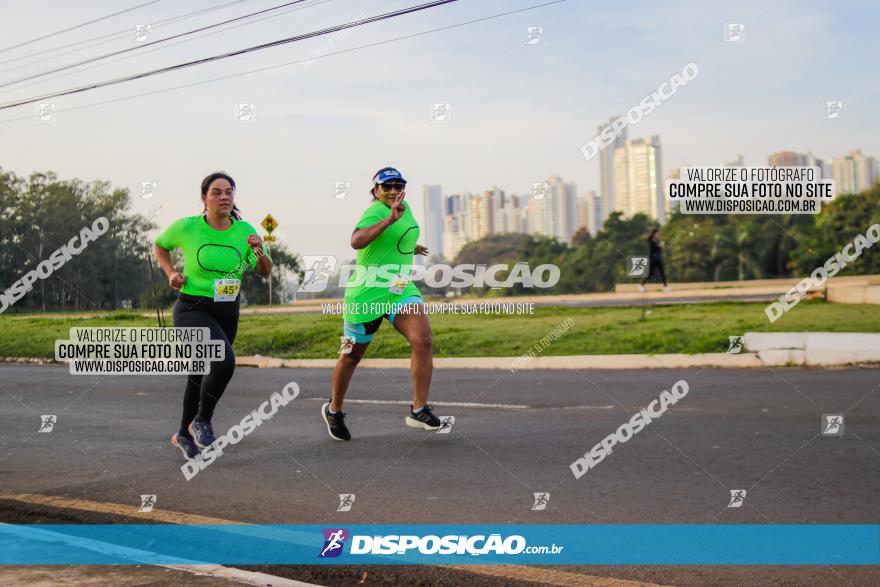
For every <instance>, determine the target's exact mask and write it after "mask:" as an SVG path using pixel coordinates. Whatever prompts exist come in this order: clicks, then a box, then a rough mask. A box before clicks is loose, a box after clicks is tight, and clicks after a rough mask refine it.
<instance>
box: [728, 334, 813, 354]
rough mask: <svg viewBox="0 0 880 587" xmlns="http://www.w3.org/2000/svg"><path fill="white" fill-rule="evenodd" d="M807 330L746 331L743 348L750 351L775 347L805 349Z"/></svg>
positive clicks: (773, 348) (756, 351) (754, 351)
mask: <svg viewBox="0 0 880 587" xmlns="http://www.w3.org/2000/svg"><path fill="white" fill-rule="evenodd" d="M809 335H810V333H809V332H746V334H745V336H743V348H744V350H746V351H748V352H751V353H758V352H761V351H766V350H775V349H801V350H803V349H806V348H807V337H808V336H809Z"/></svg>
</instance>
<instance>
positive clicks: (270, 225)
mask: <svg viewBox="0 0 880 587" xmlns="http://www.w3.org/2000/svg"><path fill="white" fill-rule="evenodd" d="M260 226H262V227H263V228H265V229H266V232H268V233H269V234H272V231H273V230H275V229H276V228H278V223H277V222H275V219H274V218H272V215H271V214H266V217H265V218H263V222H262V223H261V224H260Z"/></svg>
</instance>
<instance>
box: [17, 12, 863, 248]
mask: <svg viewBox="0 0 880 587" xmlns="http://www.w3.org/2000/svg"><path fill="white" fill-rule="evenodd" d="M226 1H228V0H226ZM140 3H142V1H139V0H126V1H125V2H120V1H117V2H110V1H105V0H80V1H77V2H75V3H71V2H61V1H53V2H29V3H22V2H13V1H11V0H4V1H2V2H0V6H2V14H3V19H2V22H0V39H2V41H0V62H6V63H0V84H2V83H5V82H7V81H11V80H14V79H18V78H20V77H25V76H26V75H29V74H34V73H40V72H42V71H45V70H47V69H52V68H54V67H58V66H60V65H63V64H66V63H72V62H75V61H78V60H81V59H84V58H86V57H89V56H93V55H99V54H103V53H106V52H110V51H114V50H119V49H122V48H127V47H131V46H134V45H136V43H135V42H134V27H135V25H137V24H146V23H156V22H158V21H160V20H162V19H167V18H170V17H174V16H178V15H181V14H184V13H187V12H192V11H196V10H199V9H203V8H207V7H210V6H213V5H216V4H219V3H220V2H217V3H213V4H212V3H211V2H208V1H205V0H202V1H196V0H187V1H174V2H172V1H170V0H162V1H159V2H156V3H154V4H151V5H150V6H147V7H144V8H140V9H137V10H135V11H132V12H129V13H126V14H123V15H120V16H116V17H114V18H111V19H108V20H105V21H102V22H99V23H95V24H93V25H89V26H87V27H83V28H80V29H77V30H74V31H70V32H66V33H63V34H61V35H58V36H55V37H52V38H49V39H45V40H42V41H39V42H38V43H33V44H29V45H26V46H23V47H20V48H17V49H14V50H8V51H3V50H2V49H3V48H6V47H9V46H12V45H15V44H17V43H21V42H24V41H27V40H30V39H33V38H36V37H40V36H42V35H45V34H48V33H51V32H54V31H58V30H61V29H64V28H67V27H70V26H72V25H75V24H78V23H82V22H85V21H88V20H92V19H94V18H98V17H100V16H104V15H106V14H110V13H112V12H117V11H119V10H122V9H124V8H127V7H131V6H135V5H137V4H140ZM281 3H282V0H274V1H266V0H250V1H245V2H240V3H238V4H236V5H234V6H231V7H228V8H225V9H222V10H216V11H214V12H210V13H208V14H203V15H200V16H197V17H193V18H190V19H187V20H183V21H180V22H176V23H172V24H166V25H164V26H161V27H160V26H155V27H154V28H153V30H152V31H151V32H150V35H149V37H148V41H151V40H156V39H159V38H162V37H165V36H168V35H171V34H175V33H178V32H183V31H186V30H190V29H193V28H196V27H199V26H204V25H207V24H210V23H213V22H218V21H221V20H225V19H227V18H233V17H235V16H238V15H241V14H245V13H248V12H253V11H256V10H260V9H264V8H268V7H270V6H273V5H276V4H281ZM417 3H420V0H406V1H355V0H329V1H328V0H309V1H308V2H304V3H303V4H301V5H299V6H296V7H293V8H296V10H290V9H287V10H288V11H287V12H285V13H283V14H281V15H276V16H274V17H272V18H267V19H265V20H262V21H260V22H257V23H254V24H250V25H247V26H240V27H238V28H234V29H231V30H226V31H223V32H220V33H218V34H213V35H209V36H202V37H201V38H199V39H196V40H192V41H189V42H185V43H178V44H176V45H173V46H169V47H167V48H163V49H161V50H155V51H150V52H138V53H134V54H130V55H129V56H127V58H125V59H120V58H119V57H117V58H114V59H119V61H117V62H115V63H105V64H103V65H101V66H100V67H94V66H83V67H91V69H83V67H81V68H79V69H78V70H77V71H75V72H74V73H73V74H70V75H63V76H62V74H53V75H54V76H62V77H55V79H51V80H47V81H44V82H41V83H39V84H35V83H34V82H25V83H24V84H21V85H20V86H19V85H16V86H10V87H5V88H0V103H7V102H10V101H12V100H14V99H16V98H23V97H30V96H35V95H39V94H41V93H46V92H49V91H51V90H57V89H67V88H70V87H76V86H78V85H81V84H84V83H88V82H93V81H98V80H104V79H110V78H113V77H118V76H120V75H124V74H128V73H133V72H140V71H145V70H149V69H153V68H156V67H161V66H165V65H171V64H175V63H179V62H183V61H188V60H192V59H196V58H201V57H205V56H208V55H213V54H217V53H222V52H226V51H231V50H234V49H238V48H243V47H246V46H249V45H255V44H259V43H264V42H268V41H273V40H276V39H280V38H283V37H288V36H293V35H296V34H300V33H304V32H308V31H312V30H315V29H319V28H323V27H326V26H331V25H334V24H339V23H343V22H347V21H350V20H354V19H356V18H358V17H359V16H361V17H362V16H371V15H375V14H380V13H383V12H388V11H391V10H395V9H399V8H402V7H406V6H411V5H415V4H417ZM539 3H541V2H540V0H459V1H458V2H455V3H453V4H450V5H447V6H442V7H439V8H434V9H430V10H428V11H425V12H421V13H417V14H414V15H409V16H403V17H399V18H395V19H391V20H386V21H383V22H380V23H376V24H369V25H365V26H363V27H360V28H358V29H355V30H353V31H350V32H349V33H348V34H343V35H340V36H339V37H337V38H336V39H334V40H333V41H330V40H328V38H327V37H323V38H320V37H319V38H316V39H310V40H308V41H305V42H300V43H294V44H289V45H285V46H281V47H277V48H272V49H268V50H264V51H260V52H254V53H249V54H247V55H244V56H240V57H235V58H231V59H227V60H224V61H220V62H215V63H211V64H207V65H201V66H197V67H194V68H189V69H186V70H182V71H178V72H174V73H169V74H164V75H161V76H156V77H152V78H149V79H145V80H138V81H134V82H130V83H126V84H123V85H118V86H114V87H111V88H105V89H98V90H93V91H90V92H86V93H82V94H78V95H74V96H68V97H62V98H56V99H54V100H52V101H53V102H55V103H56V104H57V108H58V116H57V120H56V121H55V122H53V123H39V122H37V121H36V117H35V106H34V105H30V106H22V107H19V108H15V109H12V110H2V111H0V166H2V167H3V168H4V169H6V170H11V171H14V172H16V173H18V174H23V175H26V174H29V173H31V172H33V171H45V170H52V171H55V172H57V173H58V174H59V175H60V176H61V177H62V178H73V177H78V178H81V179H83V180H94V179H105V180H109V181H111V182H112V183H113V184H115V185H117V186H121V187H128V188H130V190H131V192H132V196H133V198H132V199H133V201H134V208H135V210H137V211H139V212H143V213H145V214H147V215H153V216H154V217H155V218H156V220H157V222H158V223H159V224H160V225H162V226H165V225H167V224H168V223H169V222H170V221H172V220H174V219H176V218H178V217H180V216H184V215H191V214H196V213H198V212H199V211H200V210H201V205H200V201H199V193H198V188H199V183H200V181H201V179H202V177H204V176H205V175H207V174H208V173H209V172H211V171H214V170H218V169H221V170H225V171H227V172H229V173H230V174H232V175H233V176H234V177H235V179H236V180H237V182H238V186H239V187H238V194H237V202H238V204H239V206H240V207H241V208H242V209H243V211H244V213H245V216H246V218H247V219H248V220H249V221H251V222H252V223H253V224H255V225H256V224H257V223H258V222H259V221H260V220H261V219H262V218H263V216H264V215H265V213H266V212H271V213H272V214H273V215H274V217H275V218H276V219H277V220H278V222H279V223H280V230H281V233H282V237H283V238H284V239H285V241H286V242H287V244H288V246H289V248H290V249H291V250H293V251H295V252H298V253H300V254H335V255H337V256H340V257H342V258H349V257H351V256H353V252H352V251H351V249H350V248H349V246H348V239H349V235H350V233H351V228H352V226H353V225H354V223H355V221H356V219H357V218H358V217H359V215H360V214H361V212H362V210H363V208H364V207H366V205H367V204H368V203H369V195H368V194H367V190H368V189H369V180H370V178H371V176H372V174H373V173H374V171H375V170H376V169H378V168H379V167H382V166H384V165H386V164H390V165H394V166H397V167H398V168H399V169H400V170H401V171H402V172H403V174H404V175H405V176H406V178H407V179H408V180H409V182H410V186H411V187H410V189H409V191H408V199H409V201H410V202H411V203H412V206H413V209H414V211H415V212H416V214H417V218H418V219H419V221H420V222H421V221H422V215H421V214H422V201H421V195H422V194H421V192H422V190H421V186H422V185H423V184H435V183H439V184H441V185H442V186H443V190H444V193H446V194H449V193H454V192H457V191H471V192H477V191H482V190H485V189H487V188H489V187H490V186H492V185H497V186H498V187H500V188H501V189H504V190H506V191H507V192H508V193H515V194H525V193H529V192H530V190H531V184H532V182H535V181H541V180H543V179H545V178H546V177H547V176H549V175H560V176H562V177H563V178H565V179H566V180H567V181H573V182H575V183H576V184H577V186H578V193H579V194H583V193H584V192H585V191H587V190H591V189H597V187H598V181H599V180H598V158H595V159H593V160H591V161H586V160H585V159H584V158H583V156H582V155H581V153H580V151H579V148H580V146H581V145H582V144H583V143H585V142H586V141H587V140H589V139H590V138H592V137H593V135H594V134H595V133H596V127H597V126H598V125H599V123H600V122H602V121H603V120H605V119H607V118H608V117H609V116H611V115H612V114H616V113H623V112H625V111H626V110H627V109H628V108H630V107H632V106H634V105H637V104H638V103H639V101H640V100H641V99H642V98H643V97H644V96H645V95H647V94H648V93H650V92H651V91H653V90H655V89H656V88H657V86H658V85H659V84H660V83H662V82H663V81H665V80H667V79H668V78H669V77H670V76H671V75H672V74H673V73H676V72H679V71H681V69H682V67H683V66H684V65H685V64H687V63H689V62H695V63H697V64H698V66H699V68H700V74H699V76H698V77H697V78H696V79H695V80H694V81H692V82H691V83H690V84H688V85H687V86H686V87H684V88H682V89H681V90H680V91H679V92H678V93H677V94H676V95H675V96H674V97H673V98H672V99H670V100H669V101H668V102H666V103H664V104H663V105H662V106H661V107H660V108H658V109H657V110H656V111H655V112H653V113H652V114H651V115H649V116H648V117H646V118H645V119H643V120H642V122H641V123H639V124H638V125H636V126H634V127H630V128H629V136H630V137H631V138H638V137H641V136H647V135H652V134H658V135H660V138H661V142H662V146H663V168H664V170H667V171H668V170H670V169H672V168H674V167H678V166H679V165H682V164H691V165H712V164H718V163H721V162H723V161H729V160H732V159H734V157H735V156H736V154H737V153H742V154H743V155H744V156H745V161H746V164H747V165H759V164H765V163H766V160H767V159H766V158H767V155H768V154H769V153H771V152H773V151H778V150H785V149H792V150H798V151H806V150H812V151H813V152H814V153H815V154H817V155H818V156H820V157H829V158H830V157H831V156H834V155H839V154H842V153H844V152H846V151H847V150H849V149H852V148H861V149H862V150H863V151H864V152H866V153H868V154H872V155H875V156H876V155H880V123H878V117H877V115H876V104H877V102H878V100H880V87H878V76H877V68H876V65H875V64H876V55H877V50H878V48H880V47H878V46H880V41H878V36H877V34H876V23H877V18H878V16H880V9H878V6H877V5H876V4H872V3H869V2H826V3H819V2H795V1H779V2H776V1H774V2H768V1H767V0H761V1H760V2H748V1H743V2H737V3H731V2H709V1H702V2H695V1H682V2H676V1H672V2H616V3H607V2H598V1H597V2H588V1H586V0H580V1H579V0H569V1H568V2H563V3H561V4H555V5H551V6H547V7H543V8H538V9H535V10H530V11H527V12H523V13H519V14H515V15H511V16H504V17H501V18H497V19H493V20H488V21H484V22H479V23H475V24H470V25H466V26H460V27H457V28H452V29H449V30H445V31H440V32H435V33H432V34H429V35H424V36H419V37H416V38H412V39H405V40H400V41H395V42H393V43H388V44H384V45H379V46H376V47H370V48H364V49H358V50H356V51H353V52H350V53H345V54H341V55H333V56H329V57H326V58H323V59H317V60H314V61H312V62H311V63H310V64H309V65H305V64H302V63H298V64H293V65H289V66H287V67H281V68H276V69H272V70H269V71H266V72H261V73H255V74H251V75H244V76H238V77H233V78H230V79H226V80H223V81H218V82H213V83H206V84H201V85H197V86H194V87H188V88H183V89H177V90H173V91H167V92H162V93H155V94H152V95H149V96H143V97H138V98H135V99H131V100H125V101H117V102H112V103H106V104H101V105H97V106H94V107H90V108H83V109H79V110H71V109H73V108H78V107H81V106H84V105H94V104H97V103H100V102H106V101H111V100H118V99H120V98H124V97H128V96H136V95H138V94H144V93H146V92H155V91H157V90H163V89H166V88H172V87H174V86H179V85H184V84H189V83H193V82H199V81H203V80H208V79H211V78H216V77H221V76H228V75H233V74H236V73H240V72H246V71H249V70H252V69H257V68H261V67H267V66H272V65H277V64H281V63H285V62H289V61H296V60H299V59H304V58H308V57H309V56H310V55H317V54H324V53H327V52H330V51H333V50H345V49H352V48H355V47H358V46H360V45H367V44H370V43H375V42H378V41H383V40H387V39H391V38H394V37H399V36H404V35H410V34H414V33H417V32H421V31H425V30H429V29H433V28H438V27H444V26H450V25H455V24H457V23H461V22H464V21H468V20H473V19H477V18H481V17H485V16H490V15H494V14H498V13H501V12H507V11H511V10H515V9H519V8H525V7H528V6H531V5H535V4H539ZM302 6H306V7H305V8H302V9H300V8H301V7H302ZM729 22H737V23H743V24H744V25H745V32H744V37H743V41H742V42H741V43H729V42H725V41H724V29H725V23H729ZM529 26H542V27H544V32H543V37H542V39H541V41H540V42H539V43H538V44H535V45H525V44H524V41H525V40H526V38H527V27H529ZM127 29H128V30H129V33H128V34H127V35H126V36H125V37H123V38H120V39H112V40H111V42H107V43H105V44H101V45H97V46H95V47H92V48H90V49H87V50H84V51H79V52H68V53H67V54H66V55H65V54H61V56H60V57H58V58H55V59H49V58H48V57H50V56H52V55H56V53H51V54H45V55H40V56H35V57H31V58H29V59H24V60H18V61H9V60H11V59H14V58H16V57H20V56H24V55H29V54H31V53H35V52H38V51H42V50H45V49H51V48H54V47H58V46H62V45H67V44H70V43H74V42H76V41H80V40H85V39H91V38H94V37H98V36H101V35H105V34H109V33H114V32H120V31H126V30H127ZM201 34H202V35H204V33H201ZM175 42H176V41H175ZM331 45H332V47H331ZM73 48H76V47H73ZM150 49H152V48H150ZM132 55H134V56H132ZM25 63H30V65H28V66H27V67H18V68H16V69H10V68H13V67H17V66H20V65H21V64H25ZM64 73H70V72H64ZM26 84H32V85H26ZM829 100H839V101H842V102H843V109H842V111H841V114H840V116H839V118H837V119H836V120H828V119H826V118H825V102H826V101H829ZM238 102H253V103H255V104H256V108H257V116H256V121H255V122H253V123H242V122H237V121H235V120H234V116H233V114H234V111H235V108H236V103H238ZM433 102H448V103H450V105H451V119H450V120H449V121H446V122H439V123H438V122H431V121H430V120H429V110H430V105H431V103H433ZM21 118H24V120H19V119H21ZM142 181H156V182H158V184H159V190H158V192H157V193H156V194H155V196H154V197H153V198H152V199H142V198H140V186H141V182H142ZM336 181H350V182H351V186H352V187H351V192H350V193H349V195H348V197H346V198H344V199H331V195H332V194H333V188H334V182H336Z"/></svg>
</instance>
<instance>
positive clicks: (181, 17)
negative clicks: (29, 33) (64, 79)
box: [0, 0, 250, 73]
mask: <svg viewBox="0 0 880 587" xmlns="http://www.w3.org/2000/svg"><path fill="white" fill-rule="evenodd" d="M242 2H250V0H233V1H232V2H227V3H226V4H220V5H218V6H211V7H209V8H202V9H201V10H195V11H193V12H188V13H185V14H180V15H178V16H172V17H170V18H165V19H162V20H157V21H156V22H154V23H151V26H154V27H160V26H162V25H165V24H168V23H171V22H175V21H178V20H185V19H187V18H190V17H192V16H198V15H200V14H206V13H208V12H214V11H215V10H221V9H223V8H226V7H228V6H232V5H233V4H241V3H242ZM128 35H131V27H129V28H127V29H125V30H122V31H117V32H115V33H107V34H106V35H98V36H97V37H92V38H90V39H83V40H82V41H76V42H74V43H68V44H67V45H59V46H57V47H52V48H51V49H43V50H42V51H37V52H35V53H28V54H27V55H21V56H19V57H13V58H12V59H7V60H5V61H0V65H5V64H6V63H13V62H15V61H21V60H22V59H27V58H29V57H37V56H39V55H45V54H46V53H52V52H54V51H61V50H64V49H69V48H71V47H75V46H77V45H82V44H84V43H91V42H92V41H101V40H102V39H108V40H105V41H102V42H100V43H95V44H93V45H88V46H86V47H80V48H79V49H74V51H82V50H83V49H90V48H92V47H96V46H98V45H103V44H105V43H109V42H110V41H112V40H114V39H117V38H119V37H122V36H128ZM111 37H112V38H111ZM72 52H73V51H70V53H72ZM56 57H59V56H56ZM48 59H55V57H48V58H46V59H40V60H37V61H31V62H30V63H25V64H23V65H17V66H15V67H10V68H9V69H5V70H3V71H0V73H6V72H8V71H12V70H13V69H19V68H22V67H27V66H29V65H33V64H35V63H40V62H42V61H46V60H48Z"/></svg>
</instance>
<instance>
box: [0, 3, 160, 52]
mask: <svg viewBox="0 0 880 587" xmlns="http://www.w3.org/2000/svg"><path fill="white" fill-rule="evenodd" d="M161 1H162V0H150V2H144V3H143V4H138V5H137V6H132V7H131V8H126V9H125V10H120V11H119V12H114V13H113V14H108V15H107V16H102V17H100V18H95V19H92V20H89V21H87V22H83V23H80V24H77V25H74V26H72V27H68V28H66V29H62V30H60V31H55V32H54V33H49V34H48V35H43V36H42V37H37V38H36V39H31V40H30V41H25V42H23V43H18V44H17V45H10V46H9V47H6V48H4V49H0V53H5V52H6V51H11V50H13V49H18V48H19V47H24V46H25V45H32V44H33V43H36V42H38V41H43V40H45V39H49V38H51V37H57V36H58V35H60V34H63V33H67V32H70V31H74V30H76V29H80V28H82V27H84V26H88V25H90V24H95V23H96V22H101V21H102V20H107V19H108V18H113V17H114V16H119V15H120V14H125V13H126V12H131V11H132V10H137V9H138V8H143V7H144V6H149V5H150V4H156V3H157V2H161Z"/></svg>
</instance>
